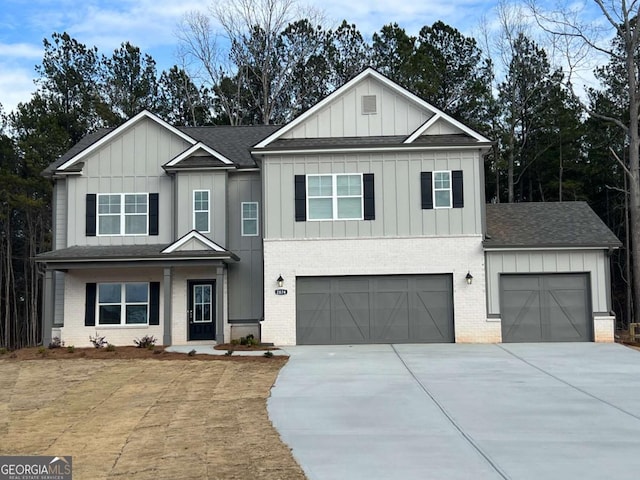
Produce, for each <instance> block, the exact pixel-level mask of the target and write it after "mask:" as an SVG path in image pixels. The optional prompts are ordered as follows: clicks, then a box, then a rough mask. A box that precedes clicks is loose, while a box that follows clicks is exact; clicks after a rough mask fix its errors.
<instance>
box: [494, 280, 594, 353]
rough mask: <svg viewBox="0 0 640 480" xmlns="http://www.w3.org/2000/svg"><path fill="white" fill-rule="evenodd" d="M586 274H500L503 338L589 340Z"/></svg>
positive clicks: (589, 322)
mask: <svg viewBox="0 0 640 480" xmlns="http://www.w3.org/2000/svg"><path fill="white" fill-rule="evenodd" d="M589 290H590V289H589V276H588V274H582V273H580V274H546V275H501V276H500V311H501V314H502V315H501V316H502V341H503V342H588V341H591V340H593V328H592V321H591V308H590V301H589Z"/></svg>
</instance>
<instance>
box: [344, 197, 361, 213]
mask: <svg viewBox="0 0 640 480" xmlns="http://www.w3.org/2000/svg"><path fill="white" fill-rule="evenodd" d="M338 218H362V201H361V200H360V197H357V198H339V199H338Z"/></svg>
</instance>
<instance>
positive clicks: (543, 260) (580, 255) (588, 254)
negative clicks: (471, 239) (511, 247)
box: [486, 250, 611, 315]
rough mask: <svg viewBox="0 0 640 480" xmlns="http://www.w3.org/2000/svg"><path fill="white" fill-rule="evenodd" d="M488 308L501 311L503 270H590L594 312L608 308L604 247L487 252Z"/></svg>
mask: <svg viewBox="0 0 640 480" xmlns="http://www.w3.org/2000/svg"><path fill="white" fill-rule="evenodd" d="M486 269H487V308H488V313H489V315H499V314H500V274H501V273H534V274H536V273H572V272H574V273H583V272H584V273H589V274H590V275H589V276H590V283H591V305H592V308H593V311H594V312H608V311H609V310H610V309H611V307H610V301H609V293H608V292H609V285H610V282H609V259H608V257H607V255H606V252H605V251H604V250H564V251H563V250H549V251H546V250H540V251H529V252H527V251H495V252H493V251H489V252H486Z"/></svg>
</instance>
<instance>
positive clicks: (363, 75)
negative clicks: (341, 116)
mask: <svg viewBox="0 0 640 480" xmlns="http://www.w3.org/2000/svg"><path fill="white" fill-rule="evenodd" d="M368 77H372V78H374V79H376V80H378V81H379V82H381V83H382V84H384V85H385V86H386V87H387V88H389V89H391V90H393V91H394V92H396V93H398V94H400V95H402V96H403V97H405V98H406V99H407V100H409V101H411V102H413V103H415V104H417V105H418V106H419V107H422V108H423V109H425V110H427V111H429V112H432V113H434V114H437V115H440V117H441V118H443V119H444V120H446V121H448V122H451V123H452V124H453V125H454V126H456V127H458V128H460V129H461V130H462V131H463V132H464V133H466V134H468V135H470V136H472V137H473V138H475V139H476V140H478V141H479V142H489V140H488V139H487V138H485V137H484V136H482V135H480V134H479V133H478V132H476V131H474V130H472V129H470V128H469V127H467V126H466V125H463V124H462V123H460V122H458V121H457V120H455V119H453V118H452V117H450V116H449V115H447V114H446V113H444V112H442V111H441V110H439V109H437V108H436V107H434V106H433V105H431V104H429V103H427V102H425V101H424V100H422V99H421V98H420V97H418V96H416V95H414V94H413V93H411V92H409V91H408V90H406V89H404V88H402V87H401V86H400V85H398V84H397V83H395V82H393V81H391V80H390V79H388V78H387V77H385V76H384V75H382V74H381V73H379V72H377V71H376V70H374V69H373V68H371V67H369V68H367V69H366V70H364V71H363V72H361V73H360V74H358V75H356V76H355V77H354V78H352V79H351V80H349V81H348V82H347V83H345V84H344V85H343V86H342V87H340V88H338V89H337V90H336V91H334V92H333V93H332V94H331V95H329V96H327V97H325V98H324V99H323V100H321V101H320V102H318V103H316V104H315V106H313V107H311V108H310V109H309V110H307V111H306V112H304V113H303V114H302V115H300V116H299V117H298V118H296V119H295V120H293V121H292V122H290V123H288V124H287V125H285V126H284V127H282V128H280V129H279V130H276V131H275V132H274V133H272V134H271V135H269V136H268V137H267V138H265V139H264V140H262V141H261V142H260V143H258V144H257V145H256V146H255V147H254V148H265V147H266V146H267V145H269V144H270V143H271V142H273V141H274V140H277V139H278V138H281V137H282V136H283V135H284V134H285V133H287V132H289V131H291V130H292V129H293V128H295V127H296V126H298V125H300V124H301V123H302V122H304V121H305V120H307V119H308V118H309V117H311V116H312V115H315V114H316V113H317V112H318V111H320V110H321V109H322V108H324V107H325V106H326V105H327V104H329V103H330V102H332V101H333V100H334V99H335V98H336V97H338V96H340V95H342V93H343V92H344V91H346V90H348V89H350V88H351V87H353V86H354V85H356V84H357V83H359V82H360V81H362V80H364V79H365V78H368Z"/></svg>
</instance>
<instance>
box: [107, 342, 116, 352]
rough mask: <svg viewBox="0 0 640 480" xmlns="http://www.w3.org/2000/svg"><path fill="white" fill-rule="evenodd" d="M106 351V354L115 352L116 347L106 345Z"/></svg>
mask: <svg viewBox="0 0 640 480" xmlns="http://www.w3.org/2000/svg"><path fill="white" fill-rule="evenodd" d="M106 350H107V352H115V351H116V346H115V345H113V344H112V343H107V348H106Z"/></svg>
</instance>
